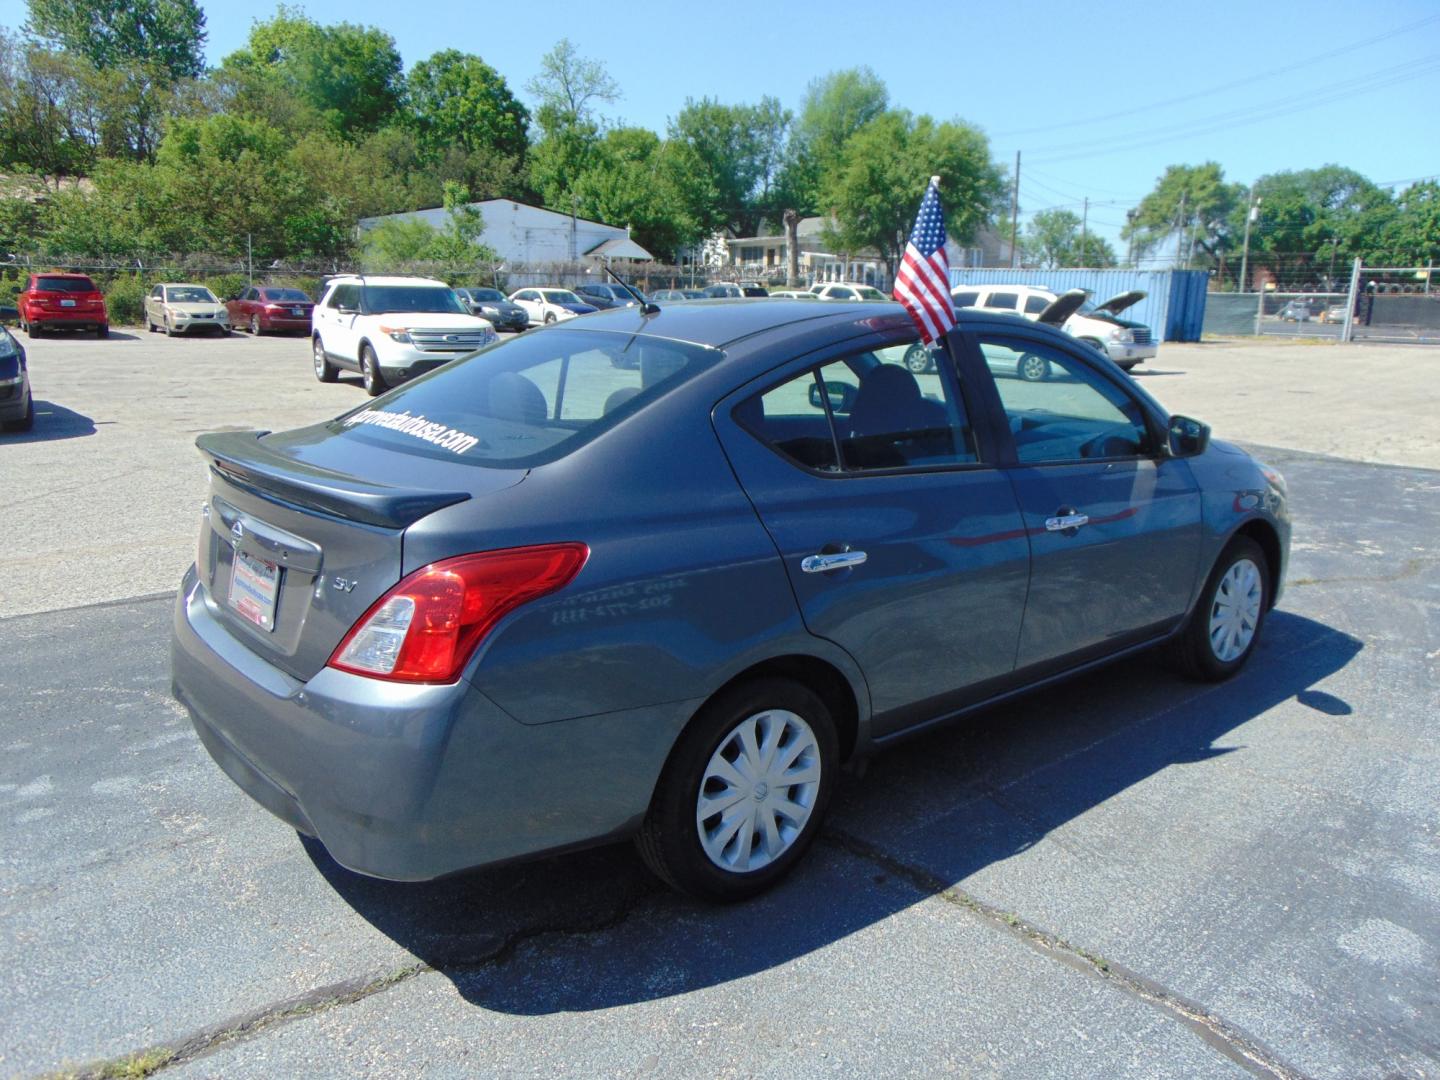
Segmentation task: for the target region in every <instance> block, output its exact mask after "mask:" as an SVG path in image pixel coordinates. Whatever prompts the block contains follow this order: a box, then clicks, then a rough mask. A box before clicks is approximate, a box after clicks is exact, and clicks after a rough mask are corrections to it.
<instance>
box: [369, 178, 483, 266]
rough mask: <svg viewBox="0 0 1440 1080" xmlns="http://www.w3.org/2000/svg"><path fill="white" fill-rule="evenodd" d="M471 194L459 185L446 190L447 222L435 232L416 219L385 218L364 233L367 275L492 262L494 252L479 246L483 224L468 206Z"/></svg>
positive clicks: (426, 224) (481, 245) (472, 208)
mask: <svg viewBox="0 0 1440 1080" xmlns="http://www.w3.org/2000/svg"><path fill="white" fill-rule="evenodd" d="M469 199H470V193H469V192H468V191H466V190H465V189H464V188H463V187H460V186H459V185H458V184H448V185H446V189H445V210H446V222H445V227H444V228H443V229H436V228H435V227H433V226H432V225H430V224H429V223H428V222H425V221H422V220H420V219H418V218H388V219H386V220H385V221H382V222H379V223H378V224H377V225H376V226H375V227H374V228H372V229H370V230H369V231H368V232H366V234H365V236H364V238H363V239H362V240H361V261H362V263H363V264H364V266H365V268H366V269H367V270H370V271H380V270H386V269H391V268H396V267H401V266H404V265H405V264H408V263H417V262H429V263H440V264H441V265H443V266H445V267H447V268H452V269H455V268H459V267H461V266H467V265H473V264H475V263H478V262H492V261H494V260H495V257H496V256H495V252H494V251H493V250H491V249H490V248H489V247H486V246H485V244H483V243H481V241H480V237H481V235H482V234H483V233H484V231H485V222H484V220H483V218H482V217H481V215H480V212H479V211H478V210H476V209H475V208H474V207H473V206H471V205H469Z"/></svg>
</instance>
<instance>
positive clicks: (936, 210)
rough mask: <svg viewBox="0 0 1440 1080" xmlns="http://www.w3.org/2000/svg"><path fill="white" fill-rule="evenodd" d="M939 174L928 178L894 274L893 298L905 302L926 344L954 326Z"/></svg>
mask: <svg viewBox="0 0 1440 1080" xmlns="http://www.w3.org/2000/svg"><path fill="white" fill-rule="evenodd" d="M939 179H940V178H939V177H938V176H932V177H931V178H930V186H929V187H927V188H926V189H925V198H924V199H923V200H922V201H921V203H920V213H919V214H918V215H917V216H916V218H915V228H914V230H913V231H911V233H910V242H909V243H908V244H906V245H905V258H903V259H902V260H901V261H900V272H899V273H898V274H896V275H895V292H894V296H895V299H896V300H899V301H900V303H902V304H904V305H905V310H906V311H908V312H910V317H911V318H912V319H914V320H915V325H916V326H918V327H919V328H920V336H921V338H923V339H924V341H925V344H926V345H930V344H933V343H934V342H935V340H936V339H937V338H939V337H940V336H941V335H943V334H945V333H946V332H947V331H948V330H949V329H950V328H951V327H953V326H954V325H955V307H954V305H953V304H951V302H950V262H949V260H948V259H946V258H945V214H944V212H943V211H942V210H941V209H940V188H939V186H938V184H937V181H938V180H939Z"/></svg>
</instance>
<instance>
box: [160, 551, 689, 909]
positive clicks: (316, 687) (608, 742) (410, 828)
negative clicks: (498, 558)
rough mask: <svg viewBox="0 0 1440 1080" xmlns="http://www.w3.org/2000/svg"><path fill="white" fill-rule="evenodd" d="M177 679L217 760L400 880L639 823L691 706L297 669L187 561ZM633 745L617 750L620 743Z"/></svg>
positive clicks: (275, 804) (256, 795)
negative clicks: (492, 692)
mask: <svg viewBox="0 0 1440 1080" xmlns="http://www.w3.org/2000/svg"><path fill="white" fill-rule="evenodd" d="M171 679H172V691H173V693H174V695H175V698H176V700H177V701H179V702H180V703H181V704H182V705H183V706H184V707H185V708H186V709H187V710H188V711H189V713H190V716H191V718H192V720H193V722H194V725H195V729H196V732H197V734H198V735H199V736H200V739H201V742H202V743H204V745H205V747H206V749H207V750H208V751H209V752H210V754H211V756H212V757H213V758H214V759H215V761H216V763H217V764H218V765H219V766H220V767H221V768H222V769H223V770H224V771H225V773H226V774H227V775H228V776H230V778H231V779H232V780H234V781H235V783H236V784H238V785H239V786H240V787H241V788H242V789H243V790H244V791H245V792H247V793H248V794H249V795H250V796H251V797H252V798H253V799H255V801H256V802H258V803H260V804H261V805H262V806H264V807H265V808H266V809H268V810H270V811H271V813H273V814H275V815H276V816H277V817H279V818H281V819H282V820H283V821H285V822H287V823H288V824H290V825H291V826H293V827H294V828H296V829H298V830H300V831H301V832H304V833H306V834H309V835H313V836H315V837H317V838H318V839H319V840H320V841H321V843H323V844H324V845H325V847H326V848H327V850H329V852H330V854H331V855H332V856H333V857H334V858H335V860H336V861H337V862H339V863H340V864H341V865H343V866H345V867H348V868H349V869H351V870H354V871H356V872H358V873H362V874H368V875H370V876H373V877H380V878H388V879H391V880H397V881H421V880H427V879H431V878H436V877H440V876H443V875H445V874H449V873H454V872H456V871H459V870H464V869H467V868H469V867H474V866H479V865H484V864H487V863H495V862H501V861H505V860H509V859H514V858H519V857H522V856H526V855H532V854H537V853H539V852H543V851H549V850H556V849H562V848H567V847H576V846H582V845H584V844H587V843H590V842H594V841H596V840H600V839H603V838H605V837H607V836H611V835H617V834H620V833H624V832H626V831H629V830H630V829H632V828H633V827H634V826H635V825H637V824H638V822H639V820H640V818H641V816H642V815H643V814H644V812H645V810H646V808H647V806H648V805H649V801H650V795H651V792H652V791H653V790H654V784H655V781H656V778H657V777H658V775H659V771H660V769H661V767H662V766H663V764H664V760H665V755H666V754H667V753H668V752H669V747H670V746H671V745H672V743H673V739H674V735H675V733H676V732H677V731H678V730H679V727H680V726H682V725H683V723H684V719H685V718H686V717H688V716H689V715H690V710H691V709H693V706H692V705H690V704H688V703H671V704H670V705H667V706H664V707H657V708H655V709H642V710H633V711H630V712H627V713H624V714H611V715H609V716H596V717H585V718H581V719H578V720H572V721H565V722H561V723H554V724H541V725H527V724H522V723H520V722H518V721H517V720H515V719H514V718H513V717H511V716H510V715H509V714H508V713H506V712H504V711H503V710H501V709H500V708H499V706H497V705H495V704H494V703H493V702H492V701H490V699H489V698H487V697H486V696H485V695H484V694H482V693H480V692H479V691H478V690H476V689H475V688H474V687H472V686H471V685H470V684H469V683H468V682H465V681H461V682H459V683H456V684H453V685H442V686H429V685H413V684H398V683H386V682H382V681H379V680H375V679H367V678H364V677H362V676H357V675H351V674H348V673H345V672H341V671H336V670H333V669H330V668H325V669H323V670H322V671H320V672H319V673H318V674H317V675H315V676H314V677H313V678H311V679H310V680H308V681H301V680H298V679H295V678H293V677H291V676H290V675H289V674H287V673H285V672H284V671H281V670H280V669H278V668H276V667H274V666H273V665H271V664H269V663H268V662H266V661H265V660H263V659H261V658H260V657H259V656H258V655H256V654H255V653H254V652H252V651H251V650H250V649H249V648H247V647H246V645H245V644H244V642H243V641H242V640H240V638H239V637H238V636H236V635H235V634H232V633H231V631H230V629H229V628H228V627H227V626H226V625H225V623H224V622H223V621H222V617H221V614H220V612H218V611H217V610H216V608H215V605H214V601H213V600H211V599H210V598H209V596H208V595H207V594H206V592H205V590H204V588H203V586H202V585H201V584H200V583H199V581H198V579H197V577H196V574H195V570H194V568H193V567H192V568H191V569H190V570H189V571H188V572H187V573H186V575H185V579H184V581H183V582H182V583H181V589H180V595H179V598H178V600H177V602H176V608H175V619H174V636H173V640H172V646H171ZM617 744H623V745H624V746H625V747H637V748H638V751H639V752H637V753H635V754H634V755H633V757H632V759H630V760H624V761H618V762H617V760H616V753H615V751H616V746H617Z"/></svg>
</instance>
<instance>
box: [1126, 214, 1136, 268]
mask: <svg viewBox="0 0 1440 1080" xmlns="http://www.w3.org/2000/svg"><path fill="white" fill-rule="evenodd" d="M1125 224H1126V226H1127V228H1126V230H1125V231H1126V232H1128V233H1129V234H1130V250H1129V251H1127V252H1126V253H1125V261H1126V262H1127V263H1129V264H1130V269H1131V270H1134V269H1135V262H1136V260H1135V211H1134V210H1126V211H1125Z"/></svg>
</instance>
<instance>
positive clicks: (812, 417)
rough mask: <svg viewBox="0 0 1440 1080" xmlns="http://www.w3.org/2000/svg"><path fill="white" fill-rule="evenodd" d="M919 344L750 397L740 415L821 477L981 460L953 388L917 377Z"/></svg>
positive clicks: (848, 360) (837, 364)
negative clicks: (912, 364) (910, 363)
mask: <svg viewBox="0 0 1440 1080" xmlns="http://www.w3.org/2000/svg"><path fill="white" fill-rule="evenodd" d="M914 344H915V343H914V342H905V343H903V344H900V345H894V346H888V347H885V348H881V349H875V350H872V351H868V352H862V353H856V354H853V355H850V356H846V357H844V358H842V359H840V360H835V361H832V362H830V363H827V364H825V365H823V366H821V367H819V368H811V369H809V370H807V371H805V372H804V373H803V374H800V375H797V376H795V377H793V378H791V379H789V380H788V381H786V382H784V383H781V384H780V385H779V386H777V387H774V388H773V389H771V390H767V391H765V392H764V393H762V394H759V395H757V396H756V397H753V398H750V399H748V400H747V401H746V402H744V403H742V404H741V405H740V406H739V407H738V408H737V409H736V411H735V418H736V419H737V420H738V421H739V422H740V423H741V424H742V425H743V426H745V427H746V428H748V429H749V430H750V432H751V433H752V434H754V435H755V436H757V437H758V438H759V439H761V440H762V441H763V442H765V443H767V444H769V445H770V446H771V447H772V448H774V449H775V450H777V451H778V452H779V453H781V454H782V455H784V456H785V457H787V458H789V459H790V460H792V461H794V462H795V463H796V464H798V465H802V466H804V467H806V468H810V469H816V470H818V471H821V472H871V471H875V470H879V469H903V468H918V467H928V466H937V465H962V464H969V463H973V462H975V461H977V460H978V457H977V455H976V452H975V441H974V437H973V435H972V433H971V430H970V426H969V423H968V421H967V419H966V415H965V409H964V405H963V403H962V402H960V401H959V400H957V398H956V396H955V394H954V392H953V389H952V386H953V384H952V383H951V382H950V381H949V380H948V379H947V378H946V377H944V376H942V375H941V373H940V372H939V371H935V372H930V373H925V374H919V375H917V374H915V373H913V372H911V371H910V370H909V369H908V368H907V367H906V365H905V362H904V358H905V354H906V353H907V352H908V351H909V349H910V348H911V346H912V345H914ZM827 404H828V409H827Z"/></svg>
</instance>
